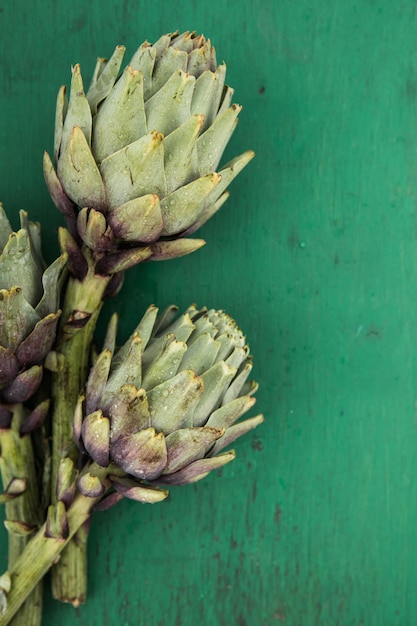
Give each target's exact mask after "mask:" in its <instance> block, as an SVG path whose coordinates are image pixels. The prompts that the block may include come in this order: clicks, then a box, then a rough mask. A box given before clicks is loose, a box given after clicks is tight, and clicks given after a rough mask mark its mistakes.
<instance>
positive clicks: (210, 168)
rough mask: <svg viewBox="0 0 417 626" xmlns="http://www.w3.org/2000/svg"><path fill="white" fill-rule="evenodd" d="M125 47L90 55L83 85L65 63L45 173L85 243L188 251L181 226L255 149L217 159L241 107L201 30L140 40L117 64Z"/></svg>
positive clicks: (104, 248)
mask: <svg viewBox="0 0 417 626" xmlns="http://www.w3.org/2000/svg"><path fill="white" fill-rule="evenodd" d="M124 52H125V49H124V48H123V47H122V46H118V47H117V48H116V50H115V52H114V54H113V56H112V57H111V59H110V60H109V61H107V60H106V59H99V60H98V62H97V66H96V70H95V72H94V75H93V79H92V81H91V84H90V86H89V88H88V89H87V90H85V88H84V84H83V79H82V75H81V70H80V66H79V65H75V66H74V67H73V69H72V80H71V88H70V94H69V100H67V97H66V90H65V88H61V89H60V91H59V93H58V98H57V106H56V116H55V148H54V152H55V162H56V170H55V169H54V167H53V165H52V162H51V159H50V158H49V156H48V155H45V158H44V174H45V180H46V183H47V186H48V189H49V192H50V194H51V197H52V199H53V201H54V202H55V204H56V206H57V207H58V208H59V209H60V210H61V212H62V213H63V214H64V216H65V218H66V220H67V226H68V230H69V232H70V233H71V235H72V236H73V237H74V238H75V239H77V236H76V233H77V234H78V237H79V238H80V239H81V240H82V241H83V242H84V244H85V245H86V246H88V247H89V248H90V249H92V250H93V251H96V252H97V253H99V252H110V251H113V252H116V251H120V250H123V249H125V248H131V247H132V246H134V247H136V248H142V247H146V246H148V245H149V244H153V245H152V246H151V253H150V255H148V256H149V258H150V259H155V260H162V259H168V258H174V257H176V256H181V255H184V254H189V253H190V252H193V251H194V250H196V249H197V248H198V247H200V246H201V245H203V243H204V242H202V241H201V240H197V242H196V241H195V240H192V241H189V240H188V238H187V237H188V235H190V234H191V233H193V232H195V230H197V228H199V227H200V226H201V225H202V224H204V223H205V222H206V221H207V220H208V219H209V218H210V217H211V216H212V215H213V214H214V213H215V212H216V211H217V210H218V209H219V208H220V207H221V205H222V204H223V203H224V201H225V200H226V199H227V197H228V193H227V192H226V187H227V186H228V185H229V184H230V182H231V181H232V180H233V179H234V178H235V176H236V175H237V174H238V173H239V172H240V171H241V170H242V169H243V167H245V166H246V165H247V163H248V162H249V161H250V160H251V159H252V157H253V156H254V155H253V152H252V151H247V152H245V153H243V154H242V155H240V156H238V157H236V158H234V159H233V160H232V161H230V163H228V164H226V165H224V166H222V167H220V168H219V163H220V160H221V158H222V155H223V152H224V150H225V148H226V146H227V143H228V141H229V139H230V138H231V136H232V134H233V131H234V129H235V127H236V124H237V119H238V115H239V113H240V110H241V107H240V106H239V105H237V104H233V103H232V95H233V89H231V88H230V87H228V86H227V85H226V83H225V79H226V66H225V65H224V64H220V65H217V63H216V58H215V51H214V48H213V47H212V46H211V43H210V40H206V39H205V38H204V36H198V35H196V34H195V33H192V32H185V33H182V34H178V33H173V34H170V35H165V36H163V37H161V38H160V39H159V40H158V41H157V42H156V43H155V44H154V45H151V44H149V43H148V42H145V43H144V44H142V46H140V48H139V49H138V50H137V51H136V53H135V54H134V55H133V57H132V59H131V61H130V63H129V64H128V65H127V67H125V69H124V70H123V71H122V72H121V73H119V70H120V67H121V63H122V59H123V55H124ZM77 207H78V208H77ZM97 214H99V215H97ZM74 224H76V226H74ZM74 228H75V229H76V233H75V232H74ZM177 242H178V243H177ZM179 242H181V243H179ZM148 256H147V257H146V258H148ZM143 260H145V259H144V257H142V256H140V255H139V256H138V257H135V259H134V261H135V262H136V263H139V262H141V261H143Z"/></svg>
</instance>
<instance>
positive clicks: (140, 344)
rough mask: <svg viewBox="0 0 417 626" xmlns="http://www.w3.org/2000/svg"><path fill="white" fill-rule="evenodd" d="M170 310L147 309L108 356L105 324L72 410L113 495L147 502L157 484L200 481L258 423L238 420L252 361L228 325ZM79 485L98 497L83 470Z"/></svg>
mask: <svg viewBox="0 0 417 626" xmlns="http://www.w3.org/2000/svg"><path fill="white" fill-rule="evenodd" d="M176 310H177V309H176V307H170V308H169V309H168V310H167V311H165V313H164V314H162V315H161V316H160V317H157V309H156V308H155V307H153V306H152V307H150V308H149V309H148V311H147V312H146V314H145V316H144V317H143V319H142V321H141V322H140V324H139V325H138V327H137V328H136V330H135V332H134V333H133V335H132V336H131V337H130V338H129V340H128V341H127V342H126V343H125V345H124V346H123V347H122V348H120V350H119V351H118V352H116V354H115V355H114V356H113V351H114V342H115V324H113V325H111V327H110V330H109V333H108V336H107V338H106V341H105V347H104V350H103V351H102V352H101V353H100V355H99V357H98V358H97V361H96V362H95V364H94V366H93V368H92V370H91V372H90V375H89V379H88V383H87V387H86V394H85V402H84V398H81V399H80V402H79V405H78V408H77V411H76V417H75V425H74V431H75V433H76V438H77V440H78V443H79V446H80V447H81V449H82V450H83V451H84V452H85V453H86V454H87V455H88V456H89V457H90V458H91V459H93V461H95V462H96V463H97V464H98V465H100V466H101V467H109V473H110V479H111V480H112V483H113V486H114V488H115V490H116V496H117V494H119V496H126V497H130V498H133V499H137V500H141V501H145V502H148V501H153V500H152V498H154V497H156V498H157V499H158V495H157V494H158V492H157V491H155V490H154V489H153V486H155V485H156V486H158V485H182V484H186V483H190V482H194V481H197V480H199V479H201V478H203V477H204V476H206V475H207V474H208V473H209V472H210V471H212V470H213V469H217V468H219V467H222V466H223V465H225V464H226V463H228V462H229V461H231V460H232V459H233V458H234V452H233V451H231V452H226V453H223V454H220V455H219V454H218V453H219V452H220V451H221V450H222V449H223V448H225V447H226V446H227V445H229V444H230V443H231V442H232V441H234V440H235V439H236V438H237V437H240V436H241V435H243V434H244V433H246V432H247V431H249V430H250V429H252V428H254V427H255V426H257V425H258V424H260V423H261V422H262V421H263V416H262V415H258V416H256V417H253V418H251V419H248V420H244V421H240V422H238V423H236V422H237V420H238V419H239V418H240V417H241V416H242V415H243V414H244V413H245V412H246V411H248V410H249V409H250V408H251V407H252V406H253V405H254V404H255V398H254V397H253V393H254V392H255V391H256V389H257V384H256V383H254V382H253V381H249V382H247V378H248V375H249V373H250V371H251V369H252V363H251V357H250V356H249V347H248V346H247V345H246V344H245V338H244V336H243V335H242V333H241V331H240V330H239V329H238V328H237V326H236V324H235V322H234V321H233V320H232V319H231V318H230V317H229V316H228V315H226V314H225V313H224V312H223V311H214V310H210V311H208V310H207V309H201V310H198V309H196V308H195V307H194V306H192V307H190V308H189V309H188V310H187V311H186V312H185V313H184V314H183V315H181V316H180V317H179V318H178V319H175V320H174V319H173V318H174V317H175V314H176ZM86 467H87V468H88V467H89V465H87V466H86ZM93 474H94V473H93ZM79 488H80V490H81V491H82V492H83V493H85V494H86V495H90V494H91V495H93V496H96V495H97V493H98V492H99V491H100V489H101V488H102V486H101V485H100V484H99V481H98V480H96V479H95V477H94V475H92V474H91V473H90V472H88V471H85V472H84V473H82V475H81V477H80V479H79ZM97 490H98V491H97ZM159 493H164V492H159ZM150 494H152V495H150Z"/></svg>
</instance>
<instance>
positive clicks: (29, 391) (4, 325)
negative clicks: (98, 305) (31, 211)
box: [0, 204, 65, 421]
mask: <svg viewBox="0 0 417 626" xmlns="http://www.w3.org/2000/svg"><path fill="white" fill-rule="evenodd" d="M20 222H21V228H20V230H18V231H17V232H13V230H12V228H11V226H10V223H9V221H8V219H7V216H6V214H5V212H4V209H3V207H2V206H1V204H0V416H1V419H2V421H3V420H4V419H5V420H7V416H10V415H11V414H9V411H8V410H7V407H6V406H5V404H6V405H7V404H8V403H17V402H26V400H28V399H29V398H30V397H31V396H32V395H33V394H34V393H35V392H36V390H37V389H38V387H39V385H40V382H41V380H42V374H43V366H42V363H43V360H44V358H45V356H46V355H47V353H48V352H49V350H50V349H51V346H52V344H53V342H54V339H55V333H56V327H57V323H58V319H59V317H60V314H61V311H60V310H59V295H60V279H61V277H62V276H63V269H64V266H65V258H64V256H61V257H60V258H59V259H57V260H56V261H55V262H54V263H52V265H50V266H49V267H48V268H47V269H45V264H44V261H43V259H42V256H41V248H40V244H41V239H40V225H39V224H38V223H34V222H29V221H28V217H27V213H25V212H24V211H21V212H20Z"/></svg>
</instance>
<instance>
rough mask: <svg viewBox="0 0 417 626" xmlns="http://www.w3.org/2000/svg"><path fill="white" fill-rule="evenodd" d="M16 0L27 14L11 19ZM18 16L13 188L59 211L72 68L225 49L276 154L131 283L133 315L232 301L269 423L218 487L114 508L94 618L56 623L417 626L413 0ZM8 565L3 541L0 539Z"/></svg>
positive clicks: (93, 552) (13, 206) (3, 92)
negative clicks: (198, 41) (59, 162)
mask: <svg viewBox="0 0 417 626" xmlns="http://www.w3.org/2000/svg"><path fill="white" fill-rule="evenodd" d="M12 4H13V6H12ZM12 4H11V3H3V6H2V8H1V9H0V68H1V70H0V107H1V108H0V164H1V168H0V197H1V199H2V200H3V202H4V204H5V207H6V209H7V210H8V211H9V213H10V212H14V214H15V215H14V224H15V225H16V224H17V211H18V209H20V208H22V207H24V208H26V209H27V210H29V211H30V214H31V217H32V218H36V219H42V220H43V221H44V236H45V239H46V246H47V255H48V257H49V258H52V257H53V255H54V254H55V253H56V244H55V239H56V228H57V226H58V224H59V223H60V217H59V216H58V215H57V212H56V211H54V209H53V207H52V204H51V202H50V201H49V199H48V195H47V192H46V190H45V187H44V184H43V180H42V168H41V158H42V151H43V149H45V148H49V149H50V148H51V147H52V137H53V116H54V106H55V94H56V90H57V88H58V86H59V85H60V84H61V83H62V82H63V81H66V82H67V83H68V81H69V66H70V64H71V63H75V62H81V64H82V68H83V71H84V73H85V74H86V75H88V74H89V71H92V69H93V66H94V63H95V59H96V57H97V56H98V55H100V56H106V55H109V54H110V53H111V51H112V49H113V47H114V46H115V45H116V44H118V43H124V44H126V45H127V46H128V54H131V53H133V51H134V49H135V47H136V46H137V45H138V44H139V43H140V42H141V41H143V40H144V39H145V38H148V39H149V40H150V41H153V40H155V39H156V38H157V37H158V36H159V35H160V34H162V33H164V32H169V31H172V30H174V29H176V28H178V29H180V30H184V29H196V30H197V31H200V32H201V31H203V32H204V33H205V34H206V35H208V36H210V37H211V38H212V40H213V42H214V44H215V45H216V48H217V53H218V58H219V60H222V59H225V60H226V61H227V63H228V76H229V83H231V84H233V86H234V87H235V90H236V93H235V99H236V101H238V102H239V103H241V104H242V105H243V106H244V110H243V111H242V114H241V120H240V124H239V127H238V129H237V131H236V133H235V136H234V137H233V140H232V142H231V146H230V147H229V149H228V156H232V155H233V154H237V153H239V152H242V151H243V150H245V149H247V148H253V149H254V150H255V151H256V153H257V157H256V159H255V161H254V162H253V163H252V164H251V165H250V166H248V168H247V170H245V172H244V173H243V174H241V175H240V177H239V179H238V180H237V181H236V182H235V183H234V184H233V185H232V189H231V191H232V194H231V198H230V200H229V201H228V203H227V204H226V205H225V207H224V208H223V209H222V211H221V212H220V213H219V214H218V215H216V216H215V217H214V218H213V219H212V220H211V221H210V222H209V223H208V224H207V225H206V226H205V227H204V228H203V229H202V231H201V236H202V237H204V238H205V239H206V240H207V242H208V244H207V246H206V247H205V248H203V249H202V250H200V251H198V252H197V253H195V254H194V255H193V256H190V257H186V258H184V259H179V260H177V261H172V262H170V263H165V264H154V265H151V264H149V265H146V266H143V267H139V268H136V269H135V270H132V271H131V272H130V273H129V274H128V275H127V279H126V284H125V287H124V289H123V291H122V293H121V295H120V296H119V297H118V299H116V300H114V301H112V302H109V303H107V304H106V306H105V315H107V316H108V315H109V313H110V311H111V310H113V309H115V308H116V309H117V310H118V311H119V312H120V314H121V317H122V322H121V332H122V335H123V336H124V337H126V336H127V335H128V333H129V331H130V330H131V328H132V327H133V325H134V323H135V320H136V319H137V317H138V316H139V315H140V314H141V312H142V311H143V309H144V308H145V307H146V306H147V305H148V304H150V303H151V302H155V303H157V304H158V305H160V306H164V305H167V304H169V303H171V302H173V301H174V302H177V303H178V304H179V305H180V306H182V307H185V306H187V305H188V304H189V303H190V302H191V301H195V302H197V303H198V304H200V305H203V304H205V303H207V304H208V305H209V306H214V307H222V308H225V309H227V310H228V311H229V312H230V313H231V314H232V315H233V316H234V317H235V318H236V319H237V321H238V323H239V325H240V326H241V327H242V328H243V329H244V331H245V332H246V333H247V335H248V338H249V341H250V344H251V347H252V351H253V353H254V354H255V365H256V367H255V370H254V372H255V376H256V378H257V379H258V380H260V381H261V389H260V392H259V394H258V407H259V408H260V410H262V411H264V412H265V414H266V417H267V420H266V423H265V424H264V425H263V426H262V427H261V428H259V429H258V431H257V432H256V434H255V435H252V436H251V435H250V436H248V437H246V439H245V440H242V441H240V442H239V443H238V444H237V445H236V451H237V454H238V458H237V459H236V461H234V463H233V464H231V465H230V466H228V467H226V468H225V469H224V470H223V472H222V476H221V477H220V476H219V475H215V476H211V477H210V478H208V479H206V480H205V481H203V482H201V483H199V484H197V485H195V486H190V487H185V488H182V489H176V490H172V493H171V496H170V498H169V501H167V502H166V503H163V504H160V505H154V506H152V507H151V506H145V505H143V506H142V505H137V504H134V503H131V502H122V503H121V504H120V505H118V506H117V507H116V508H115V509H113V510H111V511H109V512H108V513H105V514H104V513H103V514H97V516H96V517H95V518H94V521H93V525H92V531H91V540H90V581H89V584H90V588H89V600H88V603H87V605H86V606H84V607H81V608H80V609H79V610H78V611H77V612H74V610H73V609H72V608H71V607H68V606H63V605H58V604H56V603H54V602H53V601H52V600H51V599H50V596H49V595H48V596H47V598H46V610H45V620H44V623H45V626H49V625H50V626H52V625H53V624H61V625H63V626H64V625H66V624H68V625H69V624H71V625H76V626H87V624H88V625H89V626H91V625H100V626H111V625H117V626H137V625H138V626H167V625H169V626H171V625H172V626H194V625H195V624H202V625H204V626H226V624H227V625H228V626H231V625H236V626H274V625H275V624H277V625H278V624H281V623H285V625H286V626H414V625H415V624H417V602H416V588H417V568H416V559H415V552H416V550H417V531H416V528H417V516H416V501H417V452H416V451H417V420H416V411H415V401H416V396H417V198H416V195H417V176H416V174H417V43H416V41H417V40H416V36H415V34H416V27H417V15H416V8H415V2H414V1H411V0H399V1H398V2H395V3H393V2H390V1H388V0H362V1H361V2H352V3H348V2H343V1H342V0H338V1H337V0H336V1H335V2H326V1H325V0H317V2H315V3H312V2H307V0H299V1H298V2H296V3H295V2H290V1H289V0H279V1H278V0H264V1H263V2H254V1H250V0H240V1H239V2H237V1H230V2H229V3H228V4H227V8H225V3H224V1H223V0H212V1H211V2H210V3H204V4H203V3H196V2H191V1H189V0H182V1H181V2H177V3H176V4H175V5H174V4H173V3H171V2H164V1H162V0H154V1H153V2H150V1H144V0H139V1H136V2H122V1H119V0H107V1H106V2H105V3H104V2H99V1H98V0H93V1H92V2H91V3H88V4H87V3H85V2H82V1H81V0H74V1H73V2H71V3H68V2H65V1H64V0H55V1H52V0H43V1H42V2H41V1H40V0H33V1H32V2H31V3H30V4H29V3H27V2H26V1H24V0H15V1H14V2H13V3H12ZM1 541H2V542H3V543H2V552H1V554H2V555H3V560H2V563H3V564H4V563H5V557H4V555H5V547H4V545H5V543H4V542H5V541H6V533H5V532H4V533H3V534H2V535H1Z"/></svg>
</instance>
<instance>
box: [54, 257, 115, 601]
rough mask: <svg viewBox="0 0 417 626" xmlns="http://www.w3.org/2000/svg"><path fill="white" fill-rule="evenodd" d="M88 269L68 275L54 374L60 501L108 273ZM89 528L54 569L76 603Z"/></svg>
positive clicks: (57, 594)
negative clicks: (78, 275) (62, 468)
mask: <svg viewBox="0 0 417 626" xmlns="http://www.w3.org/2000/svg"><path fill="white" fill-rule="evenodd" d="M84 254H85V256H86V258H87V260H88V261H89V271H88V273H87V275H86V277H85V278H84V280H83V281H79V280H78V279H76V278H70V280H69V284H68V287H67V291H66V297H65V302H64V306H63V315H62V322H61V327H60V330H59V335H58V342H57V351H58V352H59V353H60V355H61V356H60V362H61V366H60V367H59V368H58V371H57V372H55V373H54V375H53V382H52V398H53V415H52V434H53V450H52V494H51V500H52V502H53V503H54V502H56V482H57V474H58V467H59V463H60V460H61V459H62V458H63V457H64V456H69V457H70V458H71V459H72V460H74V461H75V462H76V459H77V456H78V449H77V447H76V445H75V443H74V434H73V419H74V409H75V405H76V403H77V400H78V397H79V395H80V393H82V390H83V389H84V385H85V381H86V377H87V372H88V366H89V360H90V346H91V341H92V337H93V333H94V329H95V325H96V321H97V318H98V315H99V313H100V309H101V304H102V300H103V294H104V291H105V289H106V287H107V285H108V283H109V282H110V279H111V277H110V276H100V275H97V274H95V273H94V262H93V260H92V259H89V255H88V250H85V251H84ZM86 541H87V532H86V531H84V530H83V531H82V532H81V533H79V535H77V537H76V539H75V540H74V541H72V542H71V543H70V545H69V546H68V548H67V550H66V551H65V553H64V554H63V555H62V557H61V559H60V561H59V563H58V564H57V565H56V566H55V567H54V568H53V570H52V594H53V596H54V598H56V599H58V600H61V601H63V602H71V603H72V604H74V606H78V605H79V604H81V603H83V602H85V599H86V589H87V572H86V567H87V565H86Z"/></svg>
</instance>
